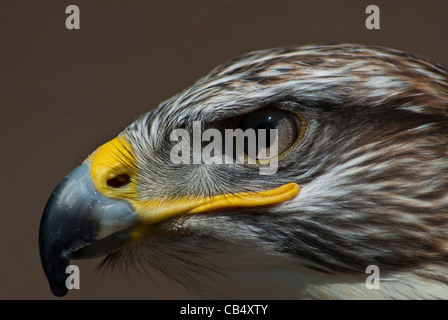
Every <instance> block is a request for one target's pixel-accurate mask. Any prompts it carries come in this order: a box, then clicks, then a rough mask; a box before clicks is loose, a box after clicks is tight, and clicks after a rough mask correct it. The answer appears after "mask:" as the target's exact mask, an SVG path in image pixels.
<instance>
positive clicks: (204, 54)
mask: <svg viewBox="0 0 448 320" xmlns="http://www.w3.org/2000/svg"><path fill="white" fill-rule="evenodd" d="M71 4H75V5H77V6H78V7H79V9H80V29H79V30H67V29H66V27H65V20H66V18H67V16H68V14H66V13H65V8H66V7H67V6H68V5H71ZM370 4H376V5H377V6H378V7H379V9H380V28H381V29H380V30H368V29H366V27H365V20H366V18H367V16H368V15H367V14H366V13H365V9H366V7H367V6H368V5H370ZM447 39H448V1H446V0H439V1H436V0H427V1H410V0H407V1H398V0H395V1H379V0H375V1H370V0H369V1H363V0H352V1H350V0H339V1H329V0H327V1H322V0H313V1H259V0H258V1H229V0H219V1H218V0H208V1H206V0H203V1H143V0H139V1H122V0H107V1H106V0H96V1H88V0H85V1H76V0H71V1H65V0H54V1H49V0H41V1H32V0H22V1H13V0H3V1H2V4H1V7H0V108H1V109H0V110H1V113H0V117H1V118H0V119H1V125H0V134H1V151H0V152H1V157H0V173H1V175H0V179H1V180H0V197H1V198H0V199H1V201H0V299H54V297H53V296H52V294H51V292H50V290H49V287H48V283H47V280H46V279H45V276H44V273H43V271H42V268H41V265H40V259H39V251H38V229H39V222H40V218H41V214H42V211H43V209H44V207H45V203H46V201H47V199H48V197H49V196H50V194H51V192H52V190H53V188H54V187H55V186H56V185H57V184H58V182H59V181H60V180H61V179H62V178H63V177H64V176H65V175H66V174H67V173H68V172H70V171H71V170H72V169H73V168H75V167H76V166H77V165H79V164H80V163H81V162H82V161H83V160H84V159H85V158H86V157H87V156H88V155H89V154H90V153H91V152H92V151H93V150H95V149H96V148H97V147H98V146H99V145H101V144H102V143H104V142H106V141H107V140H109V139H111V138H113V137H114V136H115V135H116V134H117V133H118V132H119V131H121V130H122V129H123V128H124V127H126V126H127V125H128V124H130V123H131V122H132V121H133V120H134V119H135V118H136V117H137V116H139V115H141V114H143V113H146V112H147V111H149V110H151V109H153V108H155V107H156V106H157V105H158V104H159V103H160V102H162V101H164V100H165V99H167V98H169V97H170V96H172V95H174V94H175V93H177V92H178V91H180V90H182V89H184V88H186V87H188V86H189V85H191V84H192V83H193V82H194V81H196V80H197V79H198V78H199V77H201V76H203V75H205V74H206V73H207V72H208V71H210V70H211V69H212V68H214V67H215V66H217V65H218V64H220V63H223V62H225V61H226V60H227V59H230V58H232V57H234V56H235V55H238V54H242V53H245V52H248V51H253V50H259V49H266V48H271V47H278V46H288V45H303V44H313V43H323V42H354V43H363V44H373V45H382V46H387V47H392V48H396V49H400V50H404V51H409V52H412V53H415V54H418V55H422V56H425V57H429V58H431V59H434V60H436V61H439V62H441V63H443V64H445V65H446V64H448V41H447ZM100 261H101V259H96V260H86V261H76V262H74V263H75V264H77V265H78V266H79V267H80V270H81V282H80V285H81V288H80V290H72V291H71V292H69V294H68V295H67V296H66V297H65V298H63V299H93V298H95V299H128V298H129V299H181V298H194V297H192V296H189V295H188V294H187V293H186V292H185V291H183V290H182V288H179V287H177V286H175V285H173V284H170V283H169V282H168V281H166V279H162V278H158V277H157V276H155V277H154V279H152V280H148V279H146V277H144V276H139V275H137V274H135V273H134V272H132V271H130V272H129V273H128V274H127V275H124V274H121V273H117V272H114V273H107V272H106V273H104V274H101V273H98V272H96V271H95V268H96V266H97V265H98V264H99V262H100Z"/></svg>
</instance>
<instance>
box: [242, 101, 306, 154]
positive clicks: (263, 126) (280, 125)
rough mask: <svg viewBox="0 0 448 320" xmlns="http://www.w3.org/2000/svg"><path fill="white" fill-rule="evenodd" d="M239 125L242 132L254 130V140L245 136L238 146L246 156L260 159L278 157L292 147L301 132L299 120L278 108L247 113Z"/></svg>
mask: <svg viewBox="0 0 448 320" xmlns="http://www.w3.org/2000/svg"><path fill="white" fill-rule="evenodd" d="M239 127H240V128H241V129H242V130H243V131H244V132H246V130H248V129H253V130H254V131H255V137H256V141H255V142H254V141H251V140H250V139H249V138H245V139H244V141H241V142H240V148H242V149H243V150H244V153H245V154H246V155H247V156H248V157H250V158H252V159H256V160H261V161H262V160H269V159H273V158H275V157H278V156H279V155H281V154H282V153H284V152H285V151H287V150H288V149H289V148H290V147H292V146H293V145H294V144H295V143H296V142H297V140H298V139H299V137H300V136H301V134H302V124H301V120H300V119H299V118H298V117H297V116H296V115H294V114H292V113H290V112H288V111H284V110H279V109H259V110H257V111H254V112H252V113H249V114H247V115H246V116H245V117H244V118H243V119H242V121H241V122H240V126H239ZM247 137H250V135H247ZM241 144H242V145H241Z"/></svg>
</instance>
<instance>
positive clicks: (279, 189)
mask: <svg viewBox="0 0 448 320" xmlns="http://www.w3.org/2000/svg"><path fill="white" fill-rule="evenodd" d="M195 124H199V125H200V128H201V130H202V131H200V134H201V133H204V132H205V130H206V129H214V131H213V132H215V133H216V132H218V133H222V134H223V136H224V133H225V132H226V130H228V129H233V130H236V129H241V130H246V129H254V132H256V133H257V132H261V131H256V129H275V131H274V132H276V135H275V136H274V139H271V138H270V139H267V140H266V141H265V144H264V147H263V144H262V148H261V149H264V150H268V149H269V148H271V147H272V146H273V145H274V143H272V141H273V140H274V142H275V145H276V146H277V153H272V154H270V155H269V157H267V158H266V159H253V158H254V157H255V158H256V154H255V155H250V154H248V149H249V148H248V147H249V146H248V144H249V142H250V143H252V144H253V141H252V140H249V139H243V140H241V139H240V140H238V141H236V142H235V140H236V139H233V140H234V141H233V142H235V145H236V147H235V145H233V146H234V149H235V150H236V149H238V148H239V150H243V152H244V153H245V154H244V161H243V162H242V163H241V162H236V161H233V162H232V161H221V162H220V161H214V162H213V161H212V162H210V163H205V162H203V161H194V152H195V151H197V150H198V148H200V150H202V151H204V150H205V147H206V146H207V145H209V143H211V142H212V140H213V139H212V138H211V137H208V139H204V136H201V135H199V136H197V133H194V132H193V131H194V129H195ZM175 130H183V131H182V132H186V133H188V134H189V135H190V136H189V137H190V138H191V139H190V138H188V137H185V138H184V137H182V139H177V140H176V139H173V132H175ZM195 135H196V138H197V137H199V138H200V139H201V138H202V139H201V140H200V141H199V143H198V142H197V140H196V138H195ZM213 137H214V139H217V140H216V141H215V142H216V144H214V146H217V145H219V143H222V144H224V141H218V140H219V139H218V138H217V137H216V136H213ZM183 139H185V140H183ZM257 139H258V137H257ZM181 140H182V141H184V146H192V148H191V149H185V150H187V151H185V150H184V149H182V150H181V151H179V150H178V149H175V148H176V147H179V144H180V141H181ZM241 141H242V142H241ZM251 141H252V142H251ZM260 141H261V140H260ZM227 143H230V142H229V141H227V142H226V143H225V144H227ZM238 143H239V145H238ZM201 148H202V149H201ZM173 150H177V151H175V152H174V154H175V155H176V156H177V155H182V156H185V155H186V156H190V155H193V160H192V161H191V162H188V161H185V162H176V161H173V157H172V156H173ZM188 150H190V151H188ZM257 150H258V149H257ZM209 151H210V150H209ZM188 152H191V154H184V153H188ZM213 152H214V151H213ZM213 152H212V153H213ZM199 154H201V153H199ZM235 154H236V153H235ZM196 155H197V152H196ZM214 155H215V160H216V156H217V157H218V160H219V159H221V160H222V159H224V158H225V159H228V158H231V157H233V156H234V154H233V153H231V154H230V155H229V154H228V153H224V152H223V153H219V152H218V151H216V154H214ZM185 159H186V158H185ZM196 160H198V159H196ZM199 160H200V159H199ZM249 160H253V161H252V162H250V161H249ZM273 161H275V163H276V167H275V168H276V170H275V172H271V174H261V170H260V169H261V168H266V167H267V166H268V165H269V164H270V163H271V162H273ZM249 162H250V163H249ZM39 247H40V257H41V261H42V265H43V269H44V271H45V274H46V276H47V278H48V280H49V284H50V288H51V290H52V292H53V293H54V294H55V295H57V296H63V295H65V294H66V293H67V291H68V289H67V288H66V286H65V280H66V278H67V274H66V273H65V270H66V267H67V266H68V265H69V264H70V259H77V258H89V257H99V256H103V255H105V256H106V258H105V260H104V261H103V262H102V264H101V266H102V267H109V266H111V267H113V266H119V265H122V264H124V265H126V266H133V265H134V266H136V267H137V268H140V269H143V270H146V271H147V272H148V275H149V276H150V275H151V274H153V273H157V272H159V273H160V274H163V275H165V276H166V277H168V278H169V279H172V280H173V281H175V282H176V283H181V284H182V285H183V286H185V287H186V288H188V289H189V290H192V292H195V293H196V294H198V295H199V296H203V297H208V298H210V297H213V298H249V299H252V298H267V299H276V298H278V299H295V298H298V299H447V298H448V71H447V69H446V67H444V66H442V65H441V64H439V63H436V62H432V61H430V60H427V59H424V58H421V57H418V56H416V55H413V54H409V53H405V52H401V51H398V50H394V49H389V48H383V47H376V46H364V45H354V44H325V45H308V46H298V47H284V48H275V49H269V50H260V51H255V52H251V53H248V54H245V55H241V56H239V57H236V58H234V59H232V60H230V61H228V62H227V63H225V64H223V65H221V66H219V67H217V68H215V69H214V70H212V71H211V72H210V73H209V74H208V75H207V76H205V77H203V78H202V79H200V80H199V81H197V82H196V83H195V84H193V85H192V86H191V87H190V88H188V89H186V90H184V91H182V92H181V93H179V94H177V95H176V96H174V97H172V98H171V99H169V100H167V101H165V102H163V103H161V104H160V106H158V107H157V108H156V109H154V110H153V111H150V112H149V113H147V114H145V115H143V116H141V117H140V118H138V119H137V120H136V121H135V122H133V123H132V124H130V125H129V126H128V127H127V128H125V129H124V130H123V131H121V133H120V134H119V135H118V136H117V137H116V138H114V139H113V140H111V141H109V142H107V143H106V144H104V145H102V146H100V147H99V148H98V149H97V150H96V151H94V152H93V153H92V154H91V155H90V156H89V157H88V158H87V159H86V160H85V161H84V162H83V163H82V164H81V165H80V166H79V167H78V168H76V169H75V170H74V171H72V172H71V173H69V174H68V175H67V177H65V178H64V179H63V180H62V182H61V183H60V184H59V185H58V186H57V187H56V189H55V190H54V192H53V194H52V195H51V197H50V199H49V200H48V202H47V205H46V207H45V210H44V213H43V216H42V220H41V224H40V232H39ZM369 267H370V268H376V269H369ZM366 270H367V271H368V270H377V271H378V273H377V275H379V277H377V278H375V279H374V280H375V281H377V282H374V281H373V282H372V283H376V284H377V285H376V286H375V287H373V288H372V286H368V283H369V280H368V279H369V277H370V276H371V275H374V273H372V274H371V273H369V272H366Z"/></svg>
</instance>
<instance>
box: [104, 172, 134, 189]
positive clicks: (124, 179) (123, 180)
mask: <svg viewBox="0 0 448 320" xmlns="http://www.w3.org/2000/svg"><path fill="white" fill-rule="evenodd" d="M129 182H131V178H130V177H129V175H127V174H120V175H118V176H115V177H113V178H112V179H109V180H107V185H108V186H109V187H111V188H121V187H124V186H125V185H127V184H128V183H129Z"/></svg>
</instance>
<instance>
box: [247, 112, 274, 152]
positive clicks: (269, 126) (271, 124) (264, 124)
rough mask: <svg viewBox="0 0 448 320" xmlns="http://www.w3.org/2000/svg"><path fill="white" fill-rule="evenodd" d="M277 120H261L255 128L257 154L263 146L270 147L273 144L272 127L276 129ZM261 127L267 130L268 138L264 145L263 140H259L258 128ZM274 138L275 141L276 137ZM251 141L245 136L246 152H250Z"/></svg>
mask: <svg viewBox="0 0 448 320" xmlns="http://www.w3.org/2000/svg"><path fill="white" fill-rule="evenodd" d="M275 128H276V126H275V121H270V120H265V121H262V122H260V124H259V125H257V127H255V128H254V130H255V135H256V137H257V145H256V148H257V154H258V152H259V151H260V150H261V149H262V148H269V147H270V146H271V130H270V129H275ZM259 129H265V130H266V131H265V132H266V140H265V141H264V145H261V141H260V142H258V130H259ZM273 138H274V139H273V140H272V141H273V142H274V141H275V137H273ZM248 145H249V141H248V139H247V138H246V137H245V138H244V152H245V153H246V154H249V147H248Z"/></svg>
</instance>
